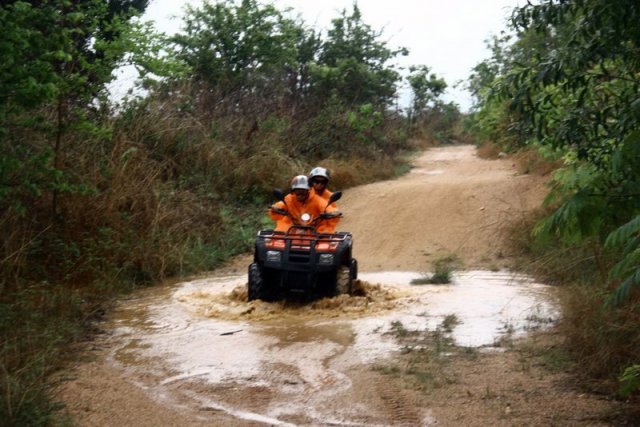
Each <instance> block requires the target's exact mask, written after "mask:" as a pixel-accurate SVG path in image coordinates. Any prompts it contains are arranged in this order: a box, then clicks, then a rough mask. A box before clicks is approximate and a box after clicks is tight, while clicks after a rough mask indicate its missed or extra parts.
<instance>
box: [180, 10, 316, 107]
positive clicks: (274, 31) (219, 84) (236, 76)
mask: <svg viewBox="0 0 640 427" xmlns="http://www.w3.org/2000/svg"><path fill="white" fill-rule="evenodd" d="M305 35H307V32H306V31H305V30H304V29H303V28H302V27H301V26H300V25H298V23H296V22H295V21H293V20H291V19H288V18H286V17H284V15H283V14H282V13H281V12H280V11H279V10H277V9H276V8H275V7H274V6H272V5H264V6H263V5H260V4H259V3H258V2H257V1H256V0H242V1H241V2H240V3H239V4H236V2H234V1H233V0H226V1H223V2H219V3H215V4H211V3H210V2H208V1H205V2H204V3H203V5H202V7H201V8H194V7H188V8H187V13H186V16H185V26H184V34H179V35H176V36H175V37H174V38H173V41H174V43H175V44H176V46H177V49H178V52H177V55H178V58H180V59H182V60H183V61H184V62H185V63H187V64H188V65H189V66H190V67H191V69H192V70H193V76H194V80H195V81H196V82H200V83H205V84H206V85H207V88H208V90H214V89H215V90H218V91H219V92H220V93H221V94H222V95H223V96H224V95H228V94H229V93H232V92H239V93H245V94H247V93H251V92H252V91H255V90H261V89H264V88H266V87H270V88H273V87H279V88H280V91H281V93H282V92H283V91H284V88H288V87H289V85H288V80H289V79H290V78H291V76H290V73H291V72H292V71H295V70H297V69H298V64H299V60H305V58H306V57H308V56H313V55H314V52H313V50H314V41H313V37H312V36H309V37H308V38H307V39H304V38H303V36H305ZM298 44H300V46H298ZM299 47H300V48H302V49H306V50H303V51H302V52H303V53H302V57H299V53H300V52H301V51H299V49H298V48H299Z"/></svg>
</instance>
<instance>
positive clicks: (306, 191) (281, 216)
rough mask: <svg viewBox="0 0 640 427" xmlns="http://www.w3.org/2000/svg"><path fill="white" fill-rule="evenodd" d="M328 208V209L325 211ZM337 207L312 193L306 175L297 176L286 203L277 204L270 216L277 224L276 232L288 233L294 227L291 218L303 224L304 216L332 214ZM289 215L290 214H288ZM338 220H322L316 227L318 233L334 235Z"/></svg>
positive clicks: (272, 208) (293, 180) (312, 216)
mask: <svg viewBox="0 0 640 427" xmlns="http://www.w3.org/2000/svg"><path fill="white" fill-rule="evenodd" d="M325 208H326V209H325ZM334 211H335V207H333V206H327V202H326V201H325V200H324V199H323V198H321V197H320V196H317V195H316V194H315V193H313V192H312V191H310V188H309V180H308V178H307V177H306V176H305V175H297V176H295V177H294V178H293V179H292V180H291V193H289V194H287V195H286V196H285V198H284V202H282V201H280V202H277V203H275V204H274V205H273V206H271V208H270V209H269V216H270V217H271V219H273V220H274V221H275V222H276V228H275V230H276V231H285V232H286V231H288V230H289V228H290V227H291V226H292V225H294V221H293V220H292V219H291V217H293V218H295V220H296V222H297V223H298V224H301V223H302V221H301V218H302V214H304V213H308V214H309V215H311V218H312V219H315V218H317V217H318V216H320V214H321V213H323V212H327V213H331V212H334ZM287 213H288V214H287ZM338 220H339V219H338V218H333V219H330V220H321V221H319V222H318V223H317V225H316V231H317V232H318V233H334V232H335V227H336V225H337V223H338Z"/></svg>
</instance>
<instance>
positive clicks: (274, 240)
mask: <svg viewBox="0 0 640 427" xmlns="http://www.w3.org/2000/svg"><path fill="white" fill-rule="evenodd" d="M350 237H351V234H350V233H348V232H342V231H339V232H336V233H331V234H318V233H316V232H315V229H313V227H292V228H291V229H290V230H289V231H288V232H284V231H274V230H261V231H260V232H258V240H259V241H262V242H264V245H265V248H267V249H276V250H302V251H304V250H306V251H312V248H313V251H314V252H335V251H336V250H337V249H338V246H339V245H340V244H341V243H342V242H344V241H346V240H347V239H348V238H350Z"/></svg>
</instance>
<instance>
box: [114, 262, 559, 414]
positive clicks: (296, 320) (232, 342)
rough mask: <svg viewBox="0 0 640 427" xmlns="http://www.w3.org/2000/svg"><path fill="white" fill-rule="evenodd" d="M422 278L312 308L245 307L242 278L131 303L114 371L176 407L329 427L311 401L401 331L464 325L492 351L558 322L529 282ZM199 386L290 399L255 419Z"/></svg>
mask: <svg viewBox="0 0 640 427" xmlns="http://www.w3.org/2000/svg"><path fill="white" fill-rule="evenodd" d="M421 276H422V275H421V274H420V273H414V272H382V273H368V274H367V273H362V274H360V282H359V283H360V286H361V287H362V288H363V289H364V291H365V293H366V296H359V297H349V296H344V295H343V296H340V297H336V298H330V299H323V300H320V301H316V302H313V303H306V304H302V303H292V302H278V303H265V302H262V301H251V302H247V301H246V290H245V287H246V276H244V275H243V276H217V277H207V278H202V279H198V280H193V281H189V282H184V283H179V284H176V285H172V286H167V287H162V288H158V289H150V290H147V291H146V292H144V293H143V294H141V295H140V296H138V297H135V298H132V299H130V300H128V301H125V302H123V303H122V304H121V305H120V307H119V308H118V309H117V310H116V311H115V313H114V315H113V317H112V319H111V320H110V324H109V325H108V328H109V329H110V330H112V331H113V335H112V337H111V338H110V341H111V345H110V348H113V352H112V353H111V355H112V357H111V361H112V362H113V363H115V364H117V365H119V366H120V367H121V368H123V369H124V370H126V371H127V372H128V374H129V376H130V378H131V379H132V381H133V382H134V383H137V384H138V385H139V386H140V387H142V388H144V389H146V390H147V391H148V393H150V394H152V395H154V398H156V399H159V400H161V401H163V402H166V403H167V404H173V403H172V402H174V403H175V399H173V397H172V395H173V394H175V391H176V389H180V394H181V395H182V396H183V398H184V396H187V397H189V398H191V399H194V400H197V401H199V404H200V405H202V406H204V407H206V408H209V410H216V411H223V412H225V413H227V414H228V415H231V416H233V417H236V418H238V419H243V420H250V421H255V422H258V423H267V424H272V425H286V423H283V422H281V421H280V420H281V419H282V418H281V416H283V414H285V415H286V414H287V413H296V412H297V413H300V412H303V413H305V414H307V416H308V417H310V418H311V419H317V420H323V422H327V420H331V414H328V413H322V410H321V408H319V407H316V406H314V404H313V401H318V399H322V397H323V396H329V395H335V394H336V393H339V392H341V391H345V390H347V389H349V388H350V387H351V385H352V383H351V380H350V378H349V377H348V376H347V375H346V374H344V372H345V370H348V368H349V367H350V366H355V365H362V364H372V363H376V362H378V361H381V360H384V359H385V358H388V357H389V356H391V355H392V354H393V353H394V352H396V351H398V350H400V344H399V343H398V342H397V341H396V340H395V339H394V338H393V336H392V335H391V334H389V331H390V330H391V325H392V324H393V323H396V324H397V322H401V323H402V325H403V326H404V328H406V329H409V330H434V329H435V328H437V327H438V325H439V324H441V323H442V321H443V319H444V318H445V317H446V316H449V315H455V316H456V318H457V320H458V321H459V324H458V325H457V326H456V327H455V329H454V330H453V332H452V337H453V339H454V341H455V342H456V343H457V344H458V345H460V346H469V347H482V348H485V349H492V348H497V346H496V344H497V343H498V342H499V341H500V339H501V338H502V337H503V336H504V335H505V334H508V335H509V336H521V335H523V334H526V333H527V331H528V330H530V329H531V328H537V327H545V326H547V325H549V324H550V323H552V322H553V321H554V320H555V319H557V317H558V310H557V308H556V306H555V304H554V302H553V299H552V298H551V296H550V294H551V293H550V292H549V289H548V287H547V286H545V285H542V284H539V283H535V282H534V281H532V280H531V279H529V278H527V277H525V276H522V275H516V274H512V273H509V272H504V271H503V272H488V271H469V272H461V273H458V274H456V275H455V276H454V280H453V282H452V283H451V284H447V285H411V284H410V282H411V280H412V279H416V278H420V277H421ZM190 384H198V387H203V384H204V386H205V387H214V388H215V387H221V386H224V385H225V384H227V385H229V384H233V385H234V386H240V387H252V388H256V387H258V388H264V389H265V390H268V389H272V388H277V389H278V392H279V393H280V394H284V395H285V396H289V397H288V398H287V399H286V400H285V401H284V402H281V404H279V405H275V406H273V407H271V408H270V409H269V411H268V413H261V414H258V413H254V412H243V411H242V410H241V409H239V408H234V407H227V406H225V405H224V404H222V403H220V402H216V401H214V400H212V399H211V398H206V397H204V396H206V395H207V393H199V392H197V391H196V390H197V387H195V388H194V386H191V385H190ZM310 396H313V398H311V397H310ZM207 399H209V400H207ZM316 412H317V413H316ZM335 421H336V422H338V420H335ZM338 424H339V425H343V424H344V422H343V421H340V422H339V423H338Z"/></svg>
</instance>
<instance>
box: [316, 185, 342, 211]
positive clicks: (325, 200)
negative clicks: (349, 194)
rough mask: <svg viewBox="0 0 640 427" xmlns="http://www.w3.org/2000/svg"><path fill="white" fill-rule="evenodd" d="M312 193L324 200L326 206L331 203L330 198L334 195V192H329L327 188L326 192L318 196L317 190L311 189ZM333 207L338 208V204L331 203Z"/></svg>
mask: <svg viewBox="0 0 640 427" xmlns="http://www.w3.org/2000/svg"><path fill="white" fill-rule="evenodd" d="M311 192H312V193H313V194H315V195H316V196H318V197H320V198H321V199H323V200H324V203H325V206H326V204H327V203H328V202H329V197H331V195H332V194H333V192H332V191H329V190H327V189H326V188H325V189H324V191H323V192H322V194H318V193H316V189H315V188H313V187H311ZM331 206H332V207H333V208H337V207H338V206H337V205H336V202H333V203H331Z"/></svg>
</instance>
